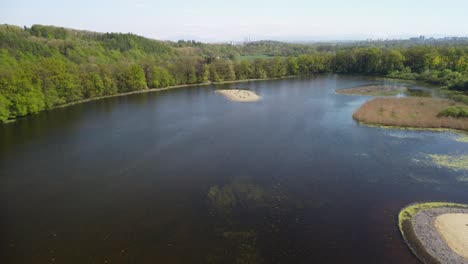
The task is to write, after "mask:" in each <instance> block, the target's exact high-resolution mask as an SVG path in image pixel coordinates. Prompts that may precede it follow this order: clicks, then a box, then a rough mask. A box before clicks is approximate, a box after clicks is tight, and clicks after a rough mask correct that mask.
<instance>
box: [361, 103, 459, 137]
mask: <svg viewBox="0 0 468 264" xmlns="http://www.w3.org/2000/svg"><path fill="white" fill-rule="evenodd" d="M455 105H457V103H455V102H453V101H450V100H446V99H437V98H418V97H412V98H375V99H373V100H370V101H368V102H366V103H364V104H363V105H362V106H361V107H360V108H359V109H358V110H357V111H356V112H354V114H353V118H354V119H355V120H357V121H359V122H363V123H366V124H376V125H384V126H398V127H411V128H431V129H455V130H462V131H468V118H455V117H446V116H440V115H439V114H440V112H442V111H443V110H445V109H447V108H448V107H451V106H455Z"/></svg>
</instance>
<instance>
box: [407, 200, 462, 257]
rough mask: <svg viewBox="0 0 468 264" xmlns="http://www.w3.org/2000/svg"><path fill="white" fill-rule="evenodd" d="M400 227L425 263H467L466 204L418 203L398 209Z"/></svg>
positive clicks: (415, 252)
mask: <svg viewBox="0 0 468 264" xmlns="http://www.w3.org/2000/svg"><path fill="white" fill-rule="evenodd" d="M398 220H399V227H400V231H401V234H402V235H403V238H404V239H405V241H406V243H407V244H408V246H409V247H410V248H411V250H412V251H413V253H414V254H415V255H416V256H417V257H418V258H419V259H420V260H421V261H422V262H424V263H426V264H428V263H460V264H462V263H467V262H468V205H465V204H456V203H441V202H430V203H418V204H412V205H410V206H407V207H405V208H404V209H403V210H401V212H400V214H399V219H398Z"/></svg>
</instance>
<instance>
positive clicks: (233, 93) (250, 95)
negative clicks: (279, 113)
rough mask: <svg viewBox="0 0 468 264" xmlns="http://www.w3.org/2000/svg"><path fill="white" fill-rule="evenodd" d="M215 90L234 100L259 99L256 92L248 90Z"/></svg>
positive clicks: (249, 100) (248, 100) (254, 100)
mask: <svg viewBox="0 0 468 264" xmlns="http://www.w3.org/2000/svg"><path fill="white" fill-rule="evenodd" d="M215 92H216V93H218V94H221V95H223V96H224V97H226V98H227V99H229V100H231V101H234V102H256V101H258V100H260V99H261V97H260V96H259V95H258V94H256V93H255V92H252V91H249V90H239V89H228V90H216V91H215Z"/></svg>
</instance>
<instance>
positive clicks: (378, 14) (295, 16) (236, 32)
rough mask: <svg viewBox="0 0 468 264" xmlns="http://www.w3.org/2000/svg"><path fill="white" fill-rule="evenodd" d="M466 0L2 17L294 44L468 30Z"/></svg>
mask: <svg viewBox="0 0 468 264" xmlns="http://www.w3.org/2000/svg"><path fill="white" fill-rule="evenodd" d="M467 11H468V3H467V2H465V1H462V0H447V1H444V2H440V1H433V0H429V1H424V2H423V3H419V4H418V3H407V2H405V1H402V0H393V1H384V2H382V1H380V2H378V3H377V2H375V1H370V0H364V1H359V2H357V1H343V0H330V1H327V2H326V3H323V2H322V1H320V2H319V1H300V0H292V1H288V2H287V3H284V2H282V1H277V0H274V1H268V2H260V3H258V2H252V1H246V0H240V1H237V2H236V3H222V2H221V3H220V2H216V1H213V0H210V1H199V2H197V3H192V2H190V1H188V0H181V1H178V2H163V3H151V2H150V1H149V0H139V1H123V0H120V1H109V0H104V1H100V2H97V1H90V0H84V1H81V2H72V3H67V2H62V1H57V0H45V1H41V2H36V1H30V0H18V1H14V2H13V1H9V2H7V3H4V7H3V8H2V10H1V11H0V16H1V20H2V21H0V22H1V23H5V24H14V25H19V26H31V25H33V24H43V25H55V26H63V27H67V28H74V29H82V30H91V31H98V32H131V33H134V34H138V35H142V36H145V37H149V38H153V39H160V40H172V41H177V40H179V39H194V40H197V41H203V42H224V41H243V40H244V39H246V38H250V39H251V40H265V39H268V40H279V41H290V42H301V41H302V42H307V41H332V40H335V41H340V40H341V41H349V40H364V39H368V38H372V39H378V38H382V39H387V38H388V39H400V38H409V37H414V36H419V35H425V36H427V37H445V36H464V37H466V36H468V23H466V21H465V20H466V18H465V14H466V12H467Z"/></svg>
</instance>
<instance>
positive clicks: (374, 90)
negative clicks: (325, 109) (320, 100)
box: [336, 84, 407, 96]
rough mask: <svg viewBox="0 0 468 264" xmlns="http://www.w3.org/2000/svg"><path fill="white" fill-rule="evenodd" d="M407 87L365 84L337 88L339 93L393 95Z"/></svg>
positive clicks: (402, 91)
mask: <svg viewBox="0 0 468 264" xmlns="http://www.w3.org/2000/svg"><path fill="white" fill-rule="evenodd" d="M406 90H407V88H406V87H405V86H402V85H390V84H380V85H365V86H359V87H353V88H347V89H340V90H336V92H337V93H339V94H347V95H368V96H393V95H398V94H401V93H404V92H406Z"/></svg>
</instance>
